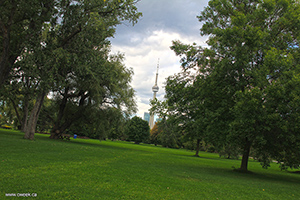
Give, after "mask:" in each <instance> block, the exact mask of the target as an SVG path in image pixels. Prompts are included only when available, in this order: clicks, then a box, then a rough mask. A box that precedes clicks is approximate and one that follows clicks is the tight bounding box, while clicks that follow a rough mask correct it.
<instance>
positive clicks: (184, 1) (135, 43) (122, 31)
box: [111, 0, 208, 117]
mask: <svg viewBox="0 0 300 200" xmlns="http://www.w3.org/2000/svg"><path fill="white" fill-rule="evenodd" d="M207 4H208V0H141V1H140V2H138V3H137V7H138V9H139V11H140V12H142V13H143V17H142V18H140V20H139V22H138V23H137V24H136V25H135V26H131V25H130V24H129V23H126V22H125V23H123V24H121V25H119V26H118V27H117V32H116V34H115V37H114V38H112V39H111V43H112V53H116V52H121V53H124V54H125V65H126V66H127V67H129V68H132V69H133V71H134V75H133V81H132V83H131V85H132V87H133V88H134V89H135V91H136V101H137V105H138V109H139V110H138V112H137V115H138V116H140V117H143V116H144V112H148V110H149V108H150V105H149V100H150V99H151V98H152V96H153V93H152V86H153V85H154V82H155V74H156V66H157V62H158V59H160V61H159V76H158V86H159V88H160V90H159V92H158V93H157V98H158V99H159V100H163V97H164V94H165V92H164V83H165V80H166V78H167V77H168V76H171V75H174V74H175V73H177V72H179V71H180V70H181V69H180V62H179V57H177V56H176V55H175V53H174V52H173V51H172V50H170V46H171V45H172V41H173V40H180V41H182V42H184V43H187V44H191V43H193V42H196V43H197V44H198V45H201V46H205V44H206V43H205V41H206V39H207V38H206V37H201V36H200V31H199V29H200V28H201V23H200V22H199V21H198V19H197V18H196V16H198V15H200V12H201V11H202V10H203V9H204V7H205V6H207Z"/></svg>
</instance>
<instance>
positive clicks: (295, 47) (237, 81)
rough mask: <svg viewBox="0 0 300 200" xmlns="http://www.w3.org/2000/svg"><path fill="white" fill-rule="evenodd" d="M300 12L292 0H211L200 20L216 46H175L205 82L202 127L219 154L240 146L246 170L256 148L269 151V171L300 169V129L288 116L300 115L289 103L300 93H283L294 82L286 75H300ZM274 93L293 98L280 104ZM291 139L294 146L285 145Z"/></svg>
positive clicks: (264, 161)
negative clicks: (273, 164) (274, 165)
mask: <svg viewBox="0 0 300 200" xmlns="http://www.w3.org/2000/svg"><path fill="white" fill-rule="evenodd" d="M299 14H300V6H299V3H297V2H296V1H293V0H283V1H276V0H271V1H257V0H254V1H247V0H241V1H231V0H211V1H210V2H209V5H208V7H206V8H205V9H204V11H203V12H202V13H201V15H200V16H199V17H198V19H199V21H200V22H203V26H202V28H201V35H209V36H210V37H209V40H208V42H207V43H208V45H209V46H210V48H202V47H198V46H197V45H196V44H193V45H184V44H182V43H180V42H179V41H175V42H174V44H173V46H172V49H173V50H174V51H175V52H176V54H177V55H180V56H181V58H182V59H181V61H182V66H183V68H184V69H190V68H197V71H198V75H197V76H198V77H199V78H198V80H199V81H201V82H202V83H203V84H201V85H202V86H201V87H200V88H198V89H199V90H202V93H203V94H204V95H203V97H204V98H203V101H202V103H203V107H202V108H204V109H205V115H204V118H203V119H201V121H204V122H205V124H206V127H205V135H206V139H207V140H208V141H210V142H211V143H212V144H213V145H214V146H216V147H217V148H219V149H221V148H222V147H223V146H224V145H226V144H228V143H230V144H233V145H234V146H236V148H241V150H242V152H241V153H242V155H243V158H242V162H241V168H240V169H241V170H242V171H248V158H249V155H250V151H251V148H252V149H256V150H259V151H256V152H259V153H262V152H265V153H264V154H263V156H260V158H261V161H262V164H263V166H267V163H268V161H269V159H270V158H276V159H277V160H278V162H279V163H281V164H282V163H293V164H290V165H288V166H289V167H297V164H296V163H298V167H299V163H300V162H299V160H298V159H294V158H295V155H297V154H298V153H297V152H299V146H297V145H298V144H299V142H298V139H299V134H298V133H299V131H298V128H297V127H298V126H296V125H295V124H294V123H295V120H294V119H292V118H291V117H290V113H291V112H292V113H298V109H297V108H296V104H292V105H291V104H290V103H287V102H295V100H296V99H298V98H299V94H298V93H297V92H293V95H292V94H291V91H290V90H289V89H288V88H285V86H286V87H287V86H288V85H289V84H288V82H289V78H290V77H291V76H290V77H289V76H287V75H286V74H288V73H291V74H293V75H294V77H299V61H298V59H297V58H299V34H300V32H299V27H300V19H299ZM292 80H293V84H292V85H294V86H295V85H297V84H298V82H297V80H298V78H293V79H292ZM278 83H280V84H282V86H283V87H284V89H283V88H280V87H279V85H278ZM194 84H195V83H194ZM290 84H291V83H290ZM271 88H273V89H274V90H275V91H277V92H279V91H281V90H282V91H289V93H288V95H287V96H286V99H282V100H279V99H278V98H276V95H274V94H276V92H274V90H273V89H271ZM275 88H276V89H275ZM271 91H273V92H271ZM296 91H298V90H296ZM282 93H285V92H282ZM194 97H195V96H194ZM196 98H197V97H196ZM271 102H273V103H274V104H271ZM275 102H276V103H275ZM275 104H276V106H275ZM271 105H272V106H271ZM279 110H284V112H283V111H282V112H280V111H279ZM275 116H276V117H275ZM274 117H275V118H276V119H277V120H276V123H275V121H274ZM284 127H292V128H290V129H291V130H290V131H287V129H285V128H284ZM295 130H297V131H298V133H297V131H295ZM287 133H288V134H287ZM279 138H284V140H285V141H286V143H285V144H283V143H282V140H281V139H279ZM291 138H293V144H294V145H292V146H293V147H291V146H290V145H288V142H287V141H288V140H289V139H291ZM296 138H297V139H296ZM274 148H275V149H274ZM286 152H290V154H289V155H290V156H288V155H287V153H286ZM292 152H293V153H292ZM281 160H284V161H283V162H280V161H281ZM283 165H284V164H283Z"/></svg>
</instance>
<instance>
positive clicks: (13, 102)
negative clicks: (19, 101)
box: [9, 98, 23, 128]
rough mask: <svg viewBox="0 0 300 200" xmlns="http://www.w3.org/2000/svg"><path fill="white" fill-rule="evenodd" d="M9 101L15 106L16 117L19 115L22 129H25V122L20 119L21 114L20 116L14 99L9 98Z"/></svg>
mask: <svg viewBox="0 0 300 200" xmlns="http://www.w3.org/2000/svg"><path fill="white" fill-rule="evenodd" d="M9 99H10V101H11V102H12V104H13V107H14V109H15V112H16V115H17V119H18V121H19V123H20V124H21V128H22V127H23V120H22V119H21V117H20V114H19V111H18V106H17V105H16V103H15V101H14V100H13V99H12V98H9Z"/></svg>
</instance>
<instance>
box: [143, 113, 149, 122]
mask: <svg viewBox="0 0 300 200" xmlns="http://www.w3.org/2000/svg"><path fill="white" fill-rule="evenodd" d="M144 120H145V121H147V122H148V123H149V121H150V114H149V113H147V112H144Z"/></svg>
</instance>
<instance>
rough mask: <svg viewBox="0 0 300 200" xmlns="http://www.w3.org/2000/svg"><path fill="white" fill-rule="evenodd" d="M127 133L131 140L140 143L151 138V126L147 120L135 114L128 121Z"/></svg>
mask: <svg viewBox="0 0 300 200" xmlns="http://www.w3.org/2000/svg"><path fill="white" fill-rule="evenodd" d="M125 134H126V135H127V139H128V140H129V141H133V142H135V143H136V144H139V143H141V142H145V141H147V140H149V137H150V127H149V125H148V122H147V121H145V120H143V119H141V118H139V117H136V116H135V117H133V118H132V119H130V120H129V122H128V123H127V126H126V129H125Z"/></svg>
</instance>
